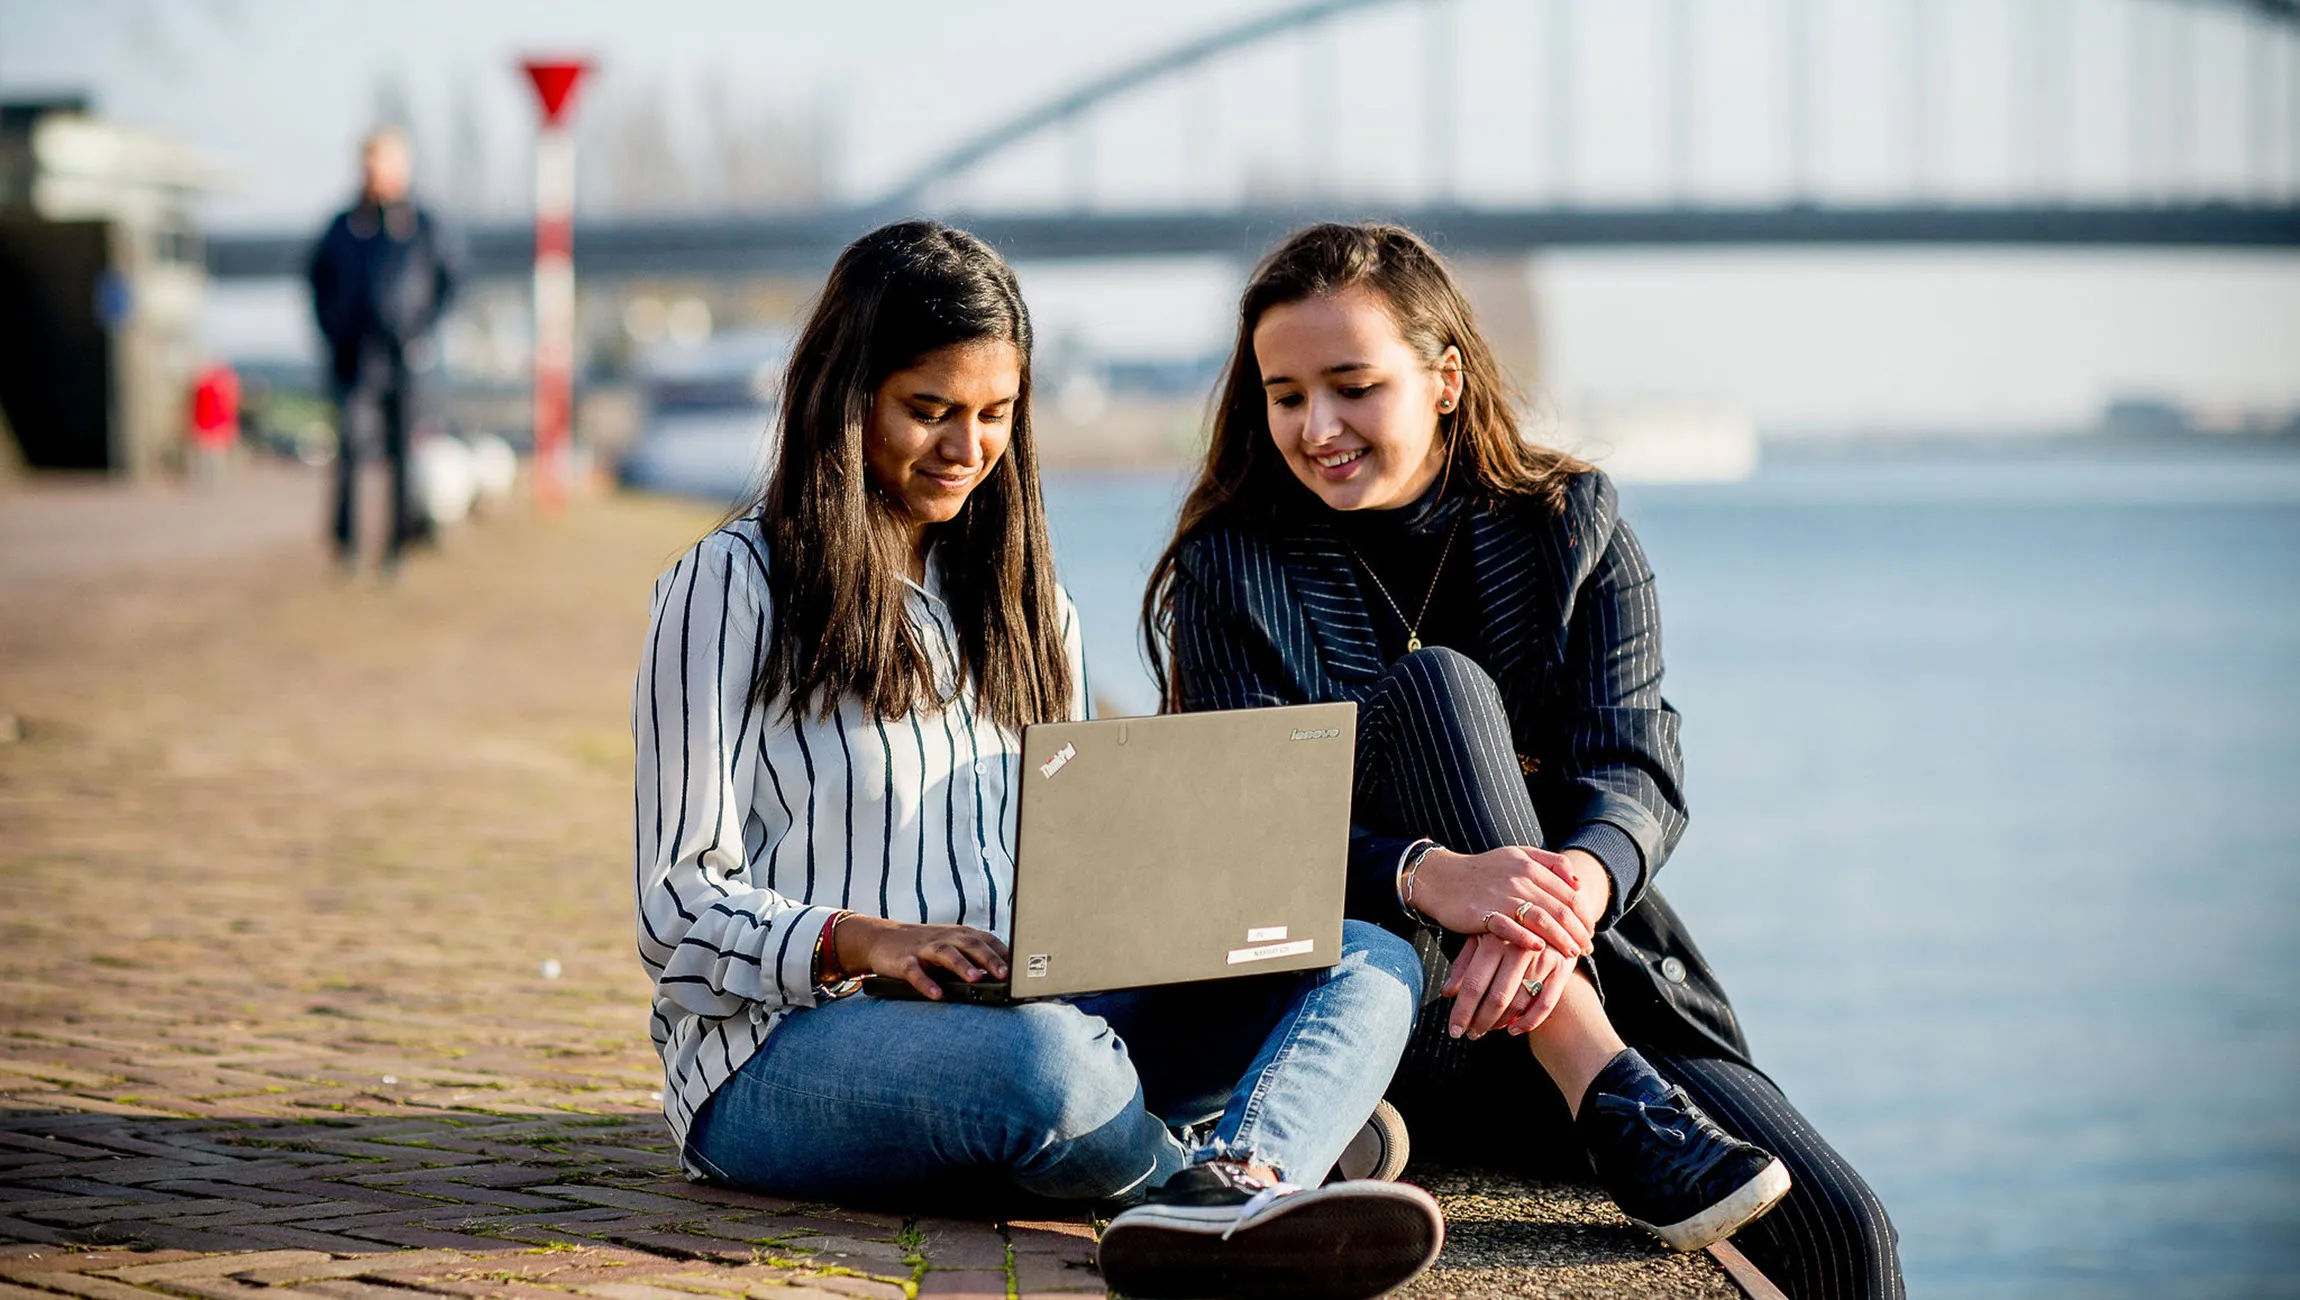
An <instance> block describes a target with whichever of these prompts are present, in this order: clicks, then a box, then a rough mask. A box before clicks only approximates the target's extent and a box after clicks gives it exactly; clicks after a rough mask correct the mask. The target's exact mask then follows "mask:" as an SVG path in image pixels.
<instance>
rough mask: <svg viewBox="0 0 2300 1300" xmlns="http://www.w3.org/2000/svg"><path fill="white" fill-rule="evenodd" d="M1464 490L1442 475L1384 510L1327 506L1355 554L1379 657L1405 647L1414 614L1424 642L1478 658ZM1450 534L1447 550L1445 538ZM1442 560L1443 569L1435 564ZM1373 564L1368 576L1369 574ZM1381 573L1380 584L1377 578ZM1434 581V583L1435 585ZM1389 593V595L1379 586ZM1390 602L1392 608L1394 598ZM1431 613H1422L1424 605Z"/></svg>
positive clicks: (1391, 659)
mask: <svg viewBox="0 0 2300 1300" xmlns="http://www.w3.org/2000/svg"><path fill="white" fill-rule="evenodd" d="M1467 504H1468V502H1467V495H1466V494H1465V493H1464V492H1462V491H1460V490H1459V488H1458V486H1457V487H1456V489H1455V490H1453V491H1448V490H1447V485H1446V481H1445V478H1444V476H1442V475H1441V476H1440V477H1439V479H1438V481H1437V482H1436V483H1433V484H1431V485H1430V488H1429V490H1428V491H1426V492H1424V493H1422V494H1421V496H1420V497H1419V498H1418V499H1416V500H1415V501H1413V502H1412V503H1410V504H1408V505H1402V506H1396V507H1393V508H1391V509H1387V510H1324V512H1323V513H1324V514H1325V517H1326V519H1327V520H1328V521H1329V522H1331V523H1332V525H1333V527H1334V532H1335V534H1336V536H1338V537H1339V538H1340V539H1341V540H1342V542H1343V544H1344V546H1345V548H1346V549H1348V550H1349V551H1351V552H1353V554H1354V564H1353V567H1354V568H1355V569H1356V570H1357V574H1356V576H1357V579H1358V585H1359V586H1360V587H1362V588H1363V589H1364V590H1365V594H1366V612H1367V613H1368V614H1369V615H1370V616H1371V617H1372V619H1373V624H1374V640H1375V642H1376V644H1378V645H1379V646H1380V647H1381V652H1382V660H1383V662H1385V663H1395V662H1397V661H1398V659H1400V658H1401V657H1403V656H1404V655H1405V653H1406V634H1407V627H1408V624H1410V623H1412V622H1413V620H1414V619H1415V618H1416V617H1417V616H1419V617H1420V619H1421V622H1420V625H1419V628H1418V631H1419V633H1420V635H1421V642H1422V644H1423V645H1425V646H1433V645H1442V646H1447V647H1450V648H1452V649H1455V650H1459V651H1461V652H1462V653H1463V654H1466V655H1472V656H1475V655H1477V654H1479V653H1480V652H1481V651H1482V650H1483V648H1484V646H1483V642H1484V638H1483V637H1481V636H1480V635H1479V628H1478V623H1479V620H1480V611H1481V606H1480V604H1479V601H1478V596H1477V566H1476V565H1475V563H1473V562H1472V560H1471V558H1470V539H1469V537H1468V536H1467V534H1468V532H1469V520H1468V517H1467V510H1466V509H1465V507H1466V506H1467ZM1449 535H1450V536H1451V537H1452V541H1453V545H1452V548H1451V549H1450V550H1448V548H1447V545H1446V541H1447V538H1448V536H1449ZM1441 557H1442V559H1443V563H1444V566H1445V567H1444V568H1443V569H1442V570H1441V569H1440V568H1439V567H1438V566H1439V563H1440V559H1441ZM1369 570H1371V573H1372V576H1371V577H1368V571H1369ZM1377 579H1378V583H1377V581H1376V580H1377ZM1433 583H1434V589H1433ZM1384 590H1387V591H1388V592H1389V597H1390V598H1389V599H1388V600H1384V599H1383V598H1382V592H1383V591H1384ZM1392 601H1395V602H1396V606H1395V608H1394V609H1393V608H1392V604H1391V602H1392ZM1425 602H1426V603H1427V605H1428V610H1429V612H1428V613H1427V614H1422V608H1423V605H1424V603H1425Z"/></svg>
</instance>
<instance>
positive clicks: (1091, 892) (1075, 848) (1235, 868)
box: [1009, 703, 1358, 998]
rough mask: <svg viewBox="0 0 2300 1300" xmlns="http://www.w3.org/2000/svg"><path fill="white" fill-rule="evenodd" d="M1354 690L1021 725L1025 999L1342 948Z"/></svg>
mask: <svg viewBox="0 0 2300 1300" xmlns="http://www.w3.org/2000/svg"><path fill="white" fill-rule="evenodd" d="M1357 717H1358V706H1357V705H1355V704H1349V703H1342V704H1304V705H1290V706H1286V707H1282V708H1269V709H1238V710H1232V711H1226V712H1217V713H1178V714H1165V715H1161V716H1158V717H1150V718H1108V719H1101V720H1097V721H1093V722H1058V723H1041V724H1039V725H1037V726H1032V727H1028V728H1025V729H1024V731H1023V735H1022V794H1021V803H1020V807H1019V809H1018V812H1017V817H1018V830H1017V834H1018V839H1017V843H1016V854H1015V881H1014V929H1013V945H1012V951H1013V955H1014V970H1013V974H1012V975H1011V976H1010V977H1009V979H1010V982H1011V984H1012V987H1013V995H1014V996H1015V997H1017V998H1037V997H1054V996H1059V995H1063V994H1070V993H1088V992H1097V991H1101V990H1106V989H1122V988H1139V987H1142V986H1145V985H1151V984H1172V983H1177V982H1180V981H1184V980H1204V979H1220V978H1223V977H1225V976H1231V975H1258V974H1264V973H1267V972H1271V971H1289V970H1309V969H1314V968H1317V967H1323V966H1330V965H1332V964H1333V963H1334V962H1335V961H1337V960H1339V958H1340V955H1341V942H1342V900H1343V894H1344V891H1345V889H1346V884H1347V882H1346V875H1347V863H1348V857H1349V823H1350V786H1351V779H1352V767H1353V760H1354V757H1355V754H1356V742H1357Z"/></svg>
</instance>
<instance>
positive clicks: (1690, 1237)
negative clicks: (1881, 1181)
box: [1144, 225, 1901, 1297]
mask: <svg viewBox="0 0 2300 1300" xmlns="http://www.w3.org/2000/svg"><path fill="white" fill-rule="evenodd" d="M1144 624H1145V635H1146V639H1147V641H1148V647H1149V651H1150V655H1151V659H1152V663H1153V665H1154V666H1155V667H1156V668H1157V669H1158V671H1159V673H1160V676H1161V677H1162V679H1163V680H1164V681H1165V683H1166V691H1167V699H1166V705H1167V707H1168V708H1171V709H1226V708H1247V707H1254V706H1260V705H1273V704H1296V703H1303V702H1309V701H1326V700H1345V699H1346V700H1355V701H1357V702H1358V704H1359V706H1360V715H1359V729H1358V736H1359V741H1358V770H1357V783H1356V790H1355V792H1354V803H1353V821H1354V825H1353V826H1352V829H1351V850H1350V863H1349V882H1350V883H1349V913H1348V914H1349V915H1350V916H1351V917H1353V918H1357V919H1360V920H1366V921H1373V922H1378V923H1380V924H1383V925H1385V926H1388V927H1389V928H1391V929H1392V930H1394V931H1396V932H1397V933H1399V934H1403V935H1413V936H1416V938H1417V942H1418V943H1419V944H1420V946H1421V947H1422V948H1423V951H1424V952H1425V954H1426V955H1427V956H1428V958H1429V960H1430V963H1431V965H1432V966H1433V967H1436V968H1441V969H1443V970H1444V971H1445V973H1444V974H1442V975H1440V976H1437V977H1435V978H1433V980H1432V982H1431V993H1430V995H1431V996H1432V997H1436V996H1440V995H1452V996H1453V999H1454V1002H1453V1006H1452V1008H1451V1010H1450V1014H1449V1015H1447V1016H1445V1017H1443V1018H1440V1017H1438V1016H1435V1015H1434V1014H1433V1015H1431V1016H1427V1017H1425V1018H1424V1020H1423V1024H1422V1029H1421V1032H1420V1033H1419V1034H1418V1035H1417V1037H1416V1041H1415V1043H1414V1045H1413V1047H1412V1048H1411V1049H1409V1052H1408V1054H1407V1060H1406V1062H1405V1064H1404V1067H1403V1069H1402V1070H1401V1071H1400V1073H1399V1075H1398V1077H1397V1080H1396V1082H1395V1083H1394V1085H1393V1087H1392V1089H1391V1092H1390V1095H1391V1097H1392V1098H1393V1099H1394V1100H1396V1101H1397V1102H1398V1103H1399V1105H1400V1108H1401V1109H1402V1110H1404V1112H1405V1115H1406V1118H1407V1121H1408V1122H1409V1123H1410V1124H1411V1125H1412V1127H1413V1130H1414V1133H1415V1135H1416V1147H1417V1149H1420V1150H1424V1151H1428V1150H1432V1149H1445V1148H1447V1147H1461V1146H1465V1145H1466V1146H1468V1147H1469V1148H1470V1149H1471V1150H1473V1151H1474V1152H1475V1153H1476V1154H1478V1155H1480V1156H1482V1157H1487V1158H1490V1157H1492V1156H1493V1155H1495V1154H1496V1153H1500V1154H1502V1155H1504V1156H1505V1157H1508V1158H1513V1159H1516V1160H1519V1161H1523V1162H1527V1163H1549V1162H1552V1161H1554V1160H1555V1159H1556V1158H1557V1155H1558V1153H1559V1152H1561V1151H1562V1152H1567V1153H1573V1154H1574V1156H1575V1157H1576V1160H1577V1159H1578V1156H1579V1154H1580V1153H1584V1152H1585V1153H1586V1154H1587V1156H1588V1158H1589V1160H1590V1162H1591V1163H1592V1164H1594V1166H1595V1168H1596V1171H1597V1174H1598V1176H1599V1179H1600V1181H1601V1182H1602V1183H1603V1184H1604V1186H1605V1188H1606V1190H1607V1191H1608V1192H1609V1193H1610V1194H1611V1195H1612V1196H1613V1198H1614V1200H1615V1201H1616V1203H1618V1204H1619V1205H1620V1206H1621V1207H1622V1209H1623V1210H1624V1211H1625V1212H1626V1213H1627V1214H1628V1215H1629V1216H1630V1217H1631V1218H1632V1219H1634V1220H1636V1221H1638V1222H1639V1223H1641V1224H1643V1225H1645V1226H1646V1227H1648V1228H1650V1229H1651V1230H1653V1231H1654V1232H1655V1233H1656V1234H1657V1235H1659V1236H1660V1237H1661V1238H1662V1239H1663V1240H1665V1241H1666V1242H1668V1244H1670V1245H1671V1246H1674V1247H1676V1248H1678V1249H1680V1250H1691V1249H1697V1248H1699V1247H1701V1246H1704V1245H1707V1244H1709V1243H1711V1242H1713V1241H1717V1240H1719V1239H1722V1238H1724V1237H1726V1236H1729V1235H1732V1234H1735V1233H1736V1232H1738V1238H1737V1242H1738V1244H1739V1245H1740V1247H1741V1249H1742V1250H1743V1251H1744V1253H1746V1254H1747V1255H1748V1256H1749V1257H1750V1258H1751V1259H1752V1260H1754V1261H1756V1262H1757V1263H1758V1265H1759V1267H1761V1268H1762V1269H1763V1270H1764V1271H1765V1272H1766V1273H1767V1274H1768V1275H1769V1276H1770V1277H1772V1278H1773V1279H1774V1280H1775V1281H1776V1282H1777V1283H1779V1284H1780V1285H1782V1286H1783V1287H1784V1288H1786V1289H1787V1290H1788V1291H1789V1292H1790V1293H1791V1294H1792V1295H1796V1296H1800V1297H1805V1296H1823V1295H1829V1296H1894V1295H1898V1294H1899V1293H1900V1290H1901V1280H1900V1267H1899V1261H1898V1258H1897V1255H1896V1252H1895V1246H1894V1236H1893V1231H1892V1227H1891V1224H1890V1222H1889V1221H1888V1220H1887V1218H1886V1216H1885V1213H1884V1209H1883V1207H1882V1206H1881V1205H1880V1204H1879V1203H1878V1201H1877V1199H1876V1197H1875V1195H1874V1194H1873V1193H1871V1192H1870V1190H1869V1188H1868V1187H1867V1186H1866V1184H1864V1183H1863V1182H1862V1180H1861V1178H1860V1176H1859V1175H1858V1174H1856V1173H1854V1172H1853V1170H1852V1169H1851V1167H1850V1166H1848V1165H1847V1164H1846V1163H1845V1162H1844V1160H1843V1159H1842V1158H1840V1157H1839V1156H1838V1155H1837V1154H1836V1153H1835V1152H1834V1151H1832V1150H1831V1149H1830V1148H1829V1146H1828V1145H1827V1143H1825V1142H1824V1141H1823V1140H1822V1139H1821V1137H1820V1135H1819V1134H1817V1133H1815V1132H1814V1131H1813V1129H1812V1128H1811V1126H1809V1125H1808V1124H1807V1123H1806V1122H1805V1120H1804V1119H1803V1118H1802V1117H1801V1116H1800V1115H1799V1114H1798V1113H1797V1112H1796V1110H1795V1109H1794V1108H1792V1107H1791V1106H1790V1105H1789V1103H1788V1102H1787V1100H1786V1099H1784V1098H1783V1097H1782V1095H1781V1093H1780V1090H1779V1089H1778V1088H1776V1087H1775V1086H1774V1085H1773V1083H1772V1081H1771V1080H1769V1079H1767V1078H1766V1077H1765V1076H1764V1075H1763V1074H1761V1073H1759V1072H1758V1071H1757V1069H1756V1068H1755V1066H1754V1065H1753V1064H1752V1063H1751V1061H1750V1059H1749V1051H1748V1047H1747V1045H1746V1043H1745V1042H1744V1041H1743V1039H1742V1037H1741V1031H1740V1026H1739V1024H1738V1023H1737V1022H1736V1021H1735V1019H1734V1016H1733V1011H1732V1008H1731V1006H1730V1004H1729V1003H1728V1002H1727V1001H1726V998H1725V993H1724V990H1723V989H1722V988H1721V987H1720V986H1719V984H1718V982H1717V979H1716V977H1715V976H1714V975H1713V974H1712V972H1711V971H1710V969H1709V967H1708V964H1707V963H1706V962H1704V961H1703V960H1702V957H1701V954H1700V952H1699V951H1698V950H1696V949H1695V948H1694V946H1693V942H1692V939H1691V937H1690V936H1689V935H1688V934H1687V932H1686V929H1685V926H1684V924H1683V922H1681V921H1680V920H1679V919H1678V917H1677V915H1676V913H1674V912H1673V911H1671V910H1670V908H1669V905H1668V904H1667V903H1666V902H1664V901H1663V899H1662V897H1661V895H1660V893H1659V892H1658V891H1656V890H1654V889H1653V888H1652V881H1653V877H1654V876H1655V874H1656V873H1658V872H1659V870H1660V869H1661V865H1662V863H1663V862H1664V861H1665V860H1666V859H1667V858H1668V855H1669V851H1670V849H1671V848H1672V847H1673V846H1674V845H1675V844H1676V842H1677V838H1678V836H1679V834H1680V833H1681V832H1682V830H1683V828H1684V825H1685V810H1684V801H1683V798H1682V796H1681V794H1680V791H1679V773H1680V764H1679V754H1678V742H1677V729H1678V719H1677V714H1676V712H1675V711H1674V710H1672V709H1671V708H1670V707H1669V705H1668V704H1667V702H1665V701H1664V700H1663V699H1662V698H1661V693H1660V684H1661V654H1660V634H1661V633H1660V616H1659V609H1658V607H1657V605H1656V603H1655V597H1654V588H1653V575H1652V572H1651V570H1650V569H1649V568H1648V567H1647V565H1646V561H1645V556H1644V554H1643V552H1642V551H1641V550H1640V549H1639V547H1638V545H1637V540H1636V538H1635V536H1634V535H1632V533H1631V532H1630V530H1629V527H1628V525H1627V524H1626V523H1624V522H1623V521H1622V519H1621V517H1620V513H1619V508H1618V504H1617V501H1616V499H1615V496H1614V491H1613V487H1612V485H1611V483H1610V482H1608V481H1607V479H1606V477H1605V476H1604V475H1603V474H1601V473H1599V472H1597V471H1596V470H1594V469H1592V468H1591V467H1590V466H1588V465H1585V464H1583V463H1581V462H1579V461H1577V460H1574V459H1573V458H1571V457H1568V456H1565V455H1562V454H1559V453H1557V452H1554V451H1549V450H1545V449H1543V448H1540V447H1537V446H1535V445H1533V444H1532V443H1530V442H1528V441H1526V440H1525V439H1524V437H1523V436H1522V434H1521V431H1520V429H1519V427H1518V423H1517V416H1516V414H1515V412H1514V410H1513V408H1512V404H1511V402H1510V394H1509V393H1508V391H1507V386H1506V384H1505V382H1504V379H1503V377H1502V374H1501V372H1500V369H1499V368H1498V366H1497V365H1496V364H1495V362H1494V358H1493V354H1492V350H1491V349H1490V348H1489V347H1488V346H1487V345H1486V342H1485V340H1484V339H1483V338H1482V337H1481V336H1480V334H1479V333H1478V329H1477V326H1476V323H1475V321H1474V320H1473V319H1472V315H1471V312H1470V308H1469V305H1468V302H1467V300H1466V299H1465V298H1464V297H1463V295H1462V293H1461V291H1460V289H1459V288H1458V286H1457V285H1456V284H1455V282H1454V280H1453V278H1452V276H1451V275H1450V274H1449V273H1448V271H1447V270H1446V268H1445V266H1444V264H1443V263H1442V262H1441V261H1440V260H1439V258H1438V257H1437V255H1436V254H1435V253H1433V252H1432V251H1431V250H1430V248H1429V247H1428V246H1427V245H1426V244H1424V243H1423V242H1422V241H1421V240H1420V239H1418V238H1416V237H1415V236H1414V235H1413V234H1412V233H1410V232H1408V231H1405V230H1402V229H1399V228H1397V227H1394V226H1379V225H1322V226H1316V227H1312V228H1310V229H1308V230H1304V231H1302V232H1301V233H1299V234H1297V235H1295V236H1294V237H1293V238H1291V239H1289V240H1288V241H1287V242H1286V243H1285V244H1284V245H1283V246H1282V247H1280V248H1279V249H1278V250H1277V251H1276V252H1274V253H1272V254H1271V255H1270V256H1269V257H1268V258H1267V259H1265V260H1264V261H1263V263H1262V265H1261V266H1260V267H1259V268H1258V269H1257V270H1256V272H1255V274H1254V277H1253V280H1252V282H1251V283H1250V284H1249V285H1248V286H1247V289H1246V292H1245V296H1244V301H1243V303H1242V305H1241V308H1240V313H1239V321H1238V333H1237V339H1236V344H1235V348H1234V350H1233V352H1232V354H1231V358H1230V362H1229V367H1228V370H1227V373H1226V375H1225V378H1224V381H1223V387H1222V390H1221V393H1220V396H1219V398H1218V405H1217V407H1216V409H1215V412H1214V427H1213V438H1212V443H1211V445H1210V446H1209V447H1208V449H1207V453H1206V459H1205V463H1204V465H1203V466H1202V468H1201V469H1200V472H1199V474H1198V478H1197V482H1196V484H1195V485H1194V486H1193V487H1192V489H1191V491H1190V493H1189V496H1188V497H1187V499H1186V500H1185V502H1184V504H1183V507H1182V512H1181V519H1180V522H1179V524H1178V525H1177V527H1176V529H1175V534H1174V538H1173V541H1172V542H1171V543H1170V544H1169V545H1168V546H1167V548H1166V551H1165V553H1164V554H1163V555H1162V556H1160V557H1159V560H1158V563H1157V566H1156V568H1155V569H1154V571H1153V573H1152V577H1151V583H1150V589H1149V591H1148V593H1147V595H1146V597H1145V604H1144ZM1448 956H1450V965H1449V964H1448V960H1447V958H1448ZM1441 1025H1442V1026H1443V1028H1442V1029H1441V1028H1440V1026H1441ZM1496 1031H1500V1032H1496ZM1520 1040H1522V1041H1520ZM1528 1048H1530V1051H1529V1050H1528Z"/></svg>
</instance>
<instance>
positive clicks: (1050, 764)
mask: <svg viewBox="0 0 2300 1300" xmlns="http://www.w3.org/2000/svg"><path fill="white" fill-rule="evenodd" d="M1076 757H1078V746H1076V745H1064V746H1063V747H1062V748H1060V749H1058V750H1055V751H1054V757H1052V758H1050V759H1047V760H1046V761H1045V762H1043V763H1040V764H1039V765H1038V774H1039V775H1040V776H1052V775H1054V774H1055V773H1056V772H1059V771H1061V770H1062V767H1063V764H1065V763H1068V762H1069V761H1070V760H1071V759H1074V758H1076Z"/></svg>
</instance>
